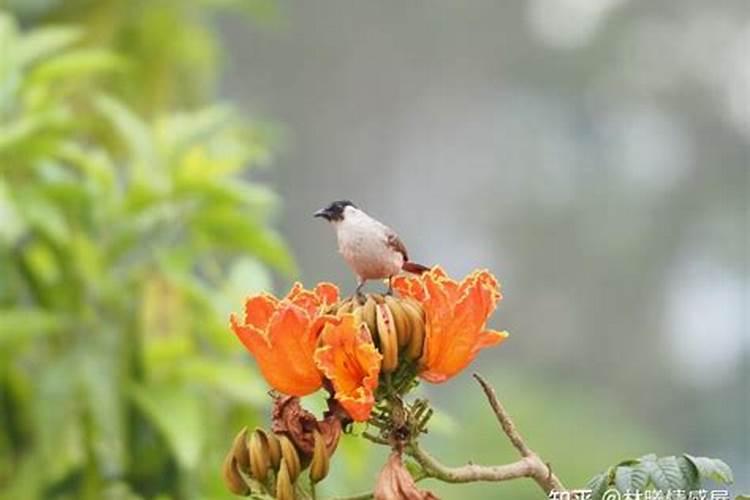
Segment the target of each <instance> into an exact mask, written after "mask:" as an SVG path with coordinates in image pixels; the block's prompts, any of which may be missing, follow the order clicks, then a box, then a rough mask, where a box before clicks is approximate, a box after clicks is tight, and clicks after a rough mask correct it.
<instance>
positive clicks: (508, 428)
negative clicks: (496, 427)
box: [474, 373, 533, 457]
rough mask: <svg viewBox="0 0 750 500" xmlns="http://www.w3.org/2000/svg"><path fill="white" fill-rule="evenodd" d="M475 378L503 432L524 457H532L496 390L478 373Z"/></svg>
mask: <svg viewBox="0 0 750 500" xmlns="http://www.w3.org/2000/svg"><path fill="white" fill-rule="evenodd" d="M474 378H475V379H476V381H477V382H479V385H480V386H482V390H483V391H484V395H485V396H487V400H488V401H489V403H490V406H491V407H492V411H493V412H495V416H496V417H497V421H498V422H500V427H502V428H503V432H505V435H506V436H508V439H510V442H511V443H513V446H514V447H515V448H516V449H517V450H518V452H519V453H520V454H521V456H522V457H528V456H531V455H532V454H533V452H532V451H531V450H530V449H529V447H528V446H526V443H525V442H524V440H523V438H522V437H521V434H520V433H519V432H518V430H517V429H516V426H515V424H514V423H513V420H511V418H510V415H509V414H508V412H507V411H506V410H505V408H504V407H503V405H502V404H500V401H498V399H497V395H496V394H495V390H494V389H493V388H492V386H490V384H489V383H487V381H486V380H484V379H483V378H482V376H481V375H479V374H478V373H475V374H474Z"/></svg>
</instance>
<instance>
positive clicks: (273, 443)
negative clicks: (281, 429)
mask: <svg viewBox="0 0 750 500" xmlns="http://www.w3.org/2000/svg"><path fill="white" fill-rule="evenodd" d="M268 455H269V458H270V459H271V468H273V469H274V470H277V469H278V468H279V465H280V463H281V443H279V437H278V436H277V435H276V434H274V433H273V432H271V433H269V434H268Z"/></svg>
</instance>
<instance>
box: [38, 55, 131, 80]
mask: <svg viewBox="0 0 750 500" xmlns="http://www.w3.org/2000/svg"><path fill="white" fill-rule="evenodd" d="M125 67H126V64H125V60H124V59H123V58H122V57H120V56H117V55H115V54H113V53H112V52H110V51H108V50H103V49H77V50H71V51H68V52H66V53H64V54H61V55H59V56H57V57H55V58H52V59H49V60H47V61H45V62H42V63H40V64H38V65H37V66H36V67H35V68H34V70H33V71H32V72H31V75H30V79H31V81H32V83H34V84H41V83H48V82H51V81H53V80H57V79H60V78H68V77H75V78H81V77H84V76H88V75H90V74H92V73H110V72H113V71H121V70H123V69H124V68H125Z"/></svg>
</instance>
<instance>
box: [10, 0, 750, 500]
mask: <svg viewBox="0 0 750 500" xmlns="http://www.w3.org/2000/svg"><path fill="white" fill-rule="evenodd" d="M0 8H2V10H0V13H1V14H0V16H1V17H0V496H2V498H9V499H19V498H138V497H143V498H154V497H159V498H225V497H227V498H228V495H227V494H226V493H225V492H224V489H223V486H222V485H221V483H220V481H219V477H218V471H219V467H220V463H221V459H222V457H223V453H224V451H225V450H226V449H227V447H228V445H229V443H230V441H231V437H232V435H233V434H234V432H235V431H236V430H237V429H239V428H240V427H241V426H242V425H247V424H249V425H264V424H265V423H266V417H267V409H268V398H267V397H265V390H266V389H265V385H264V383H263V381H262V379H260V378H259V375H258V372H257V371H256V369H255V366H254V365H253V363H252V361H250V360H249V359H248V356H246V355H245V354H244V353H243V352H242V349H241V347H240V345H239V343H237V342H236V341H235V340H234V339H233V338H232V335H231V333H230V332H229V331H228V328H227V327H226V317H227V314H228V312H229V311H231V310H237V309H239V308H240V306H241V300H242V298H243V297H244V296H245V295H246V294H247V293H250V292H252V291H257V290H260V289H273V290H275V291H277V292H284V291H285V290H286V288H287V287H288V286H289V284H290V283H291V281H292V280H294V279H301V280H302V281H303V282H304V283H305V284H308V285H310V284H313V283H314V282H316V281H319V280H331V281H334V282H336V283H338V284H339V285H340V286H341V287H342V288H343V289H344V290H345V291H347V290H349V289H352V288H353V286H354V281H353V278H352V276H351V275H350V273H349V271H348V269H347V268H346V267H345V265H344V264H343V261H342V260H341V259H340V257H339V256H338V255H337V254H336V251H335V240H334V236H333V232H332V231H331V230H330V228H328V227H326V225H325V224H324V223H322V222H321V221H319V220H313V219H312V217H311V214H312V212H313V211H314V210H316V209H318V208H320V207H321V206H322V205H324V204H326V203H327V202H329V201H331V200H334V199H341V198H346V199H352V200H353V201H355V202H356V203H357V204H359V205H360V206H361V207H362V208H364V209H365V210H366V211H368V212H369V213H371V214H373V215H375V216H376V217H378V218H379V219H381V220H383V221H385V222H386V223H388V224H389V225H391V226H392V227H394V228H395V229H396V230H397V231H398V232H399V233H400V234H401V236H402V239H403V240H404V241H405V242H406V244H407V246H408V247H409V250H410V254H411V256H412V258H413V259H414V260H416V261H419V262H422V263H424V264H434V263H440V264H441V265H442V266H444V267H445V268H446V269H447V270H448V272H449V273H451V274H453V275H462V274H463V273H467V272H469V271H470V270H471V269H473V268H475V267H487V268H489V269H491V270H492V271H493V272H494V273H495V274H496V275H497V276H498V278H499V279H500V280H501V282H502V283H503V290H504V295H505V299H504V300H503V302H502V304H501V306H500V308H499V309H498V311H497V312H496V313H495V317H494V318H493V320H492V323H493V326H495V327H499V328H503V329H508V330H509V331H510V332H511V338H510V339H509V340H508V341H507V342H506V343H505V344H503V345H502V346H501V347H499V348H497V349H493V350H490V351H485V352H484V353H483V354H482V355H481V356H480V358H479V360H478V362H477V363H476V364H475V366H474V368H475V369H476V370H477V371H480V372H481V373H483V374H484V375H485V376H486V377H487V378H488V379H489V380H490V381H491V382H492V383H493V384H494V385H495V387H496V390H497V392H498V394H499V396H500V398H501V400H502V401H503V402H504V403H505V404H506V406H507V407H508V409H509V410H510V411H511V413H512V414H513V415H514V417H515V419H516V423H517V424H518V426H519V427H520V429H521V431H522V433H523V434H524V435H525V436H526V438H527V440H528V442H529V444H530V445H531V447H532V448H534V449H535V450H536V451H538V452H539V453H540V454H541V455H542V456H543V457H544V458H545V459H546V460H549V461H550V462H551V463H552V466H553V469H554V470H555V472H556V473H557V474H558V475H559V476H560V477H561V479H562V480H563V481H564V482H565V483H566V484H567V485H571V486H583V485H584V484H585V483H586V481H587V480H588V479H589V478H590V477H592V476H593V475H594V474H596V473H597V472H600V471H601V470H603V469H605V468H606V467H607V466H609V465H610V464H613V463H616V462H618V461H619V460H621V459H624V458H628V457H632V456H639V455H642V454H645V453H649V452H655V453H657V454H679V453H682V452H688V453H691V454H696V455H709V456H717V457H721V458H723V459H724V460H725V461H726V462H728V463H729V464H730V465H731V466H732V468H733V470H734V473H735V479H736V484H735V486H734V487H733V488H732V490H733V491H735V490H736V492H737V493H739V492H741V491H746V490H747V489H749V488H750V319H749V317H748V314H749V313H748V310H750V273H749V272H748V269H749V267H748V266H749V264H750V237H749V235H750V216H749V210H750V201H748V199H749V196H750V149H749V146H750V3H748V2H747V1H746V0H717V1H711V2H706V1H704V0H664V1H659V2H654V1H648V0H528V1H520V0H519V1H504V2H492V1H481V0H475V1H471V2H453V1H450V0H433V1H430V2H425V1H416V2H397V1H394V0H384V1H379V2H364V1H356V2H351V1H344V0H321V1H317V2H303V1H282V2H278V3H276V2H271V1H266V0H247V1H242V0H188V1H181V2H178V1H169V0H158V1H145V0H133V1H127V0H102V1H90V0H88V1H87V0H67V1H62V0H1V1H0ZM62 25H64V26H68V27H77V30H78V31H76V30H73V29H71V28H62V27H61V26H62ZM372 286H373V287H377V284H375V285H372ZM421 391H422V393H423V394H425V395H427V396H429V397H430V399H432V400H433V401H435V403H436V406H437V407H438V409H439V411H438V414H437V416H436V418H435V421H434V426H433V430H432V432H431V434H430V435H429V436H428V438H427V440H426V445H427V447H428V448H430V449H431V450H433V451H434V454H435V455H437V456H439V457H441V459H442V460H443V461H444V462H448V463H452V464H458V463H463V462H465V461H467V460H473V461H475V462H481V463H501V462H504V461H510V460H512V459H514V458H515V455H514V451H513V449H512V448H511V446H510V445H509V443H507V441H506V440H505V438H504V436H503V435H501V434H500V433H499V432H498V430H497V428H496V422H495V421H494V420H493V417H492V415H491V413H490V412H489V411H488V409H487V407H486V403H485V401H484V400H483V398H482V396H481V393H480V391H479V390H478V389H477V388H476V387H475V386H474V384H473V381H472V380H471V377H470V376H469V373H468V371H467V373H464V374H462V375H461V376H459V377H457V378H455V379H453V380H451V381H449V382H448V383H446V384H443V385H440V386H423V387H422V388H421ZM311 404H313V405H314V404H315V401H312V402H311ZM384 456H385V455H384V450H373V449H371V447H370V446H367V443H365V442H363V440H361V439H357V438H356V437H347V438H346V439H345V440H344V441H343V443H342V447H341V450H340V452H339V453H337V455H336V458H335V461H334V466H333V472H332V475H331V476H330V477H329V479H327V480H326V481H325V482H324V483H323V490H324V493H325V494H328V495H334V494H337V495H343V494H352V493H356V492H360V491H364V490H367V489H368V488H371V487H372V483H373V479H374V474H375V473H376V471H377V470H378V469H379V467H380V465H381V464H382V461H383V458H384ZM425 485H426V486H427V487H428V488H430V489H433V490H434V491H436V492H439V493H440V494H442V495H444V497H445V498H458V497H462V498H467V499H468V498H498V497H504V498H518V499H521V498H529V499H531V498H538V497H539V493H538V491H537V490H536V489H535V486H534V485H533V484H531V483H530V482H524V481H514V482H512V483H504V484H500V485H497V484H494V485H493V484H473V485H455V486H451V485H441V484H438V483H434V482H431V481H428V482H426V483H425Z"/></svg>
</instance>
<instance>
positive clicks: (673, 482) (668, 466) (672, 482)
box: [656, 456, 687, 490]
mask: <svg viewBox="0 0 750 500" xmlns="http://www.w3.org/2000/svg"><path fill="white" fill-rule="evenodd" d="M656 463H657V465H658V466H659V468H660V469H661V470H662V471H663V472H664V476H665V477H666V478H667V484H668V485H669V487H668V488H667V489H668V490H670V489H672V490H677V489H680V488H683V489H684V488H685V486H686V484H687V480H686V478H685V477H683V474H682V470H681V469H680V466H679V464H678V463H677V458H675V457H672V456H670V457H661V458H659V459H657V461H656Z"/></svg>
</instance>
